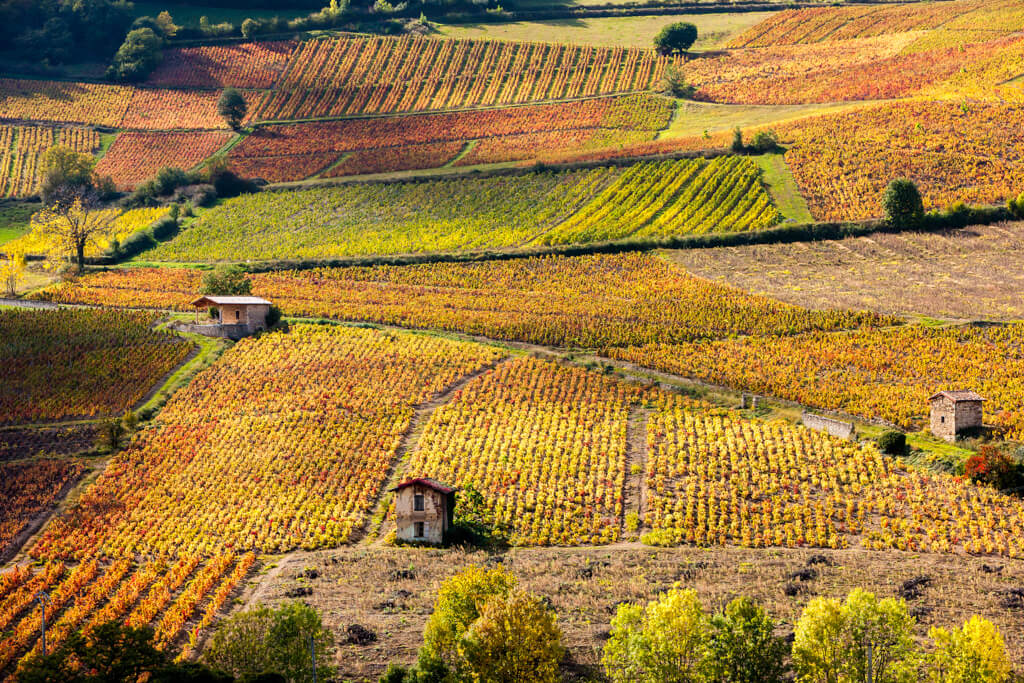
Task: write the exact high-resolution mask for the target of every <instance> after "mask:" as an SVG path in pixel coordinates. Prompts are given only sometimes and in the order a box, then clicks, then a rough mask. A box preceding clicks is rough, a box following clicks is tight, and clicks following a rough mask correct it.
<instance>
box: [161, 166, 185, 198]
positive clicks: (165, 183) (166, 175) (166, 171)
mask: <svg viewBox="0 0 1024 683" xmlns="http://www.w3.org/2000/svg"><path fill="white" fill-rule="evenodd" d="M190 182H192V179H191V178H189V175H188V174H187V173H185V171H183V170H181V169H180V168H174V167H173V166H164V167H163V168H161V169H160V170H159V171H157V172H156V178H155V179H154V184H153V189H154V190H155V191H156V193H157V194H159V195H161V196H166V195H169V194H171V193H172V192H174V191H175V190H176V189H178V188H179V187H182V186H184V185H188V184H189V183H190Z"/></svg>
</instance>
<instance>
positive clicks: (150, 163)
mask: <svg viewBox="0 0 1024 683" xmlns="http://www.w3.org/2000/svg"><path fill="white" fill-rule="evenodd" d="M231 136H232V133H229V132H226V131H205V132H204V131H195V132H180V133H142V132H131V133H121V134H120V135H118V136H117V139H116V140H114V144H113V145H111V146H110V149H109V150H107V153H106V154H105V155H104V156H103V158H102V159H100V161H99V163H98V164H96V172H97V173H99V174H100V175H109V176H110V177H111V178H113V179H114V182H115V183H116V184H117V186H118V187H119V188H121V189H125V190H130V189H134V188H135V187H137V186H139V185H141V184H142V183H143V182H145V181H147V180H150V179H151V178H153V177H155V176H156V172H157V171H159V170H160V169H161V168H163V167H164V166H173V167H175V168H180V169H182V170H185V171H187V170H190V169H192V168H194V167H195V166H198V165H199V164H200V163H202V161H203V160H205V159H207V158H209V157H210V156H212V155H213V153H214V152H216V151H217V150H218V149H220V148H221V147H223V146H224V145H225V144H227V141H228V140H230V139H231Z"/></svg>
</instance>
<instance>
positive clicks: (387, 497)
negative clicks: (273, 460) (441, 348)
mask: <svg viewBox="0 0 1024 683" xmlns="http://www.w3.org/2000/svg"><path fill="white" fill-rule="evenodd" d="M509 360H510V358H509V357H508V356H504V357H502V358H500V359H498V360H497V361H496V362H494V363H490V364H488V365H486V366H484V367H482V368H480V369H479V370H476V371H474V372H471V373H469V374H468V375H465V376H463V377H460V378H459V379H458V380H457V381H455V382H454V383H453V384H451V385H449V386H447V387H445V388H444V389H443V390H442V391H441V392H440V393H438V394H436V395H435V396H434V397H433V398H431V399H430V400H429V401H426V402H425V403H421V404H419V405H418V406H416V409H415V412H414V413H413V416H412V420H411V421H410V422H409V428H408V429H406V430H405V433H404V434H402V439H401V441H400V442H399V444H398V450H397V451H395V458H394V460H393V461H392V463H391V469H389V470H388V475H387V478H386V479H385V480H384V481H385V483H384V486H382V487H381V490H380V493H379V494H378V496H377V503H376V505H374V507H373V510H371V511H370V514H369V515H368V518H367V521H366V523H365V524H364V526H363V528H361V529H359V530H358V531H355V532H353V534H352V539H351V540H350V543H356V542H362V543H364V544H365V543H374V544H376V545H381V544H382V543H383V541H384V537H385V536H386V534H385V533H384V529H385V527H386V526H387V524H386V520H385V515H386V514H387V511H388V508H389V507H390V506H391V494H390V493H389V491H390V489H392V488H394V487H395V486H397V485H398V483H399V482H400V481H401V479H402V475H403V471H404V469H405V467H404V466H405V463H406V461H407V460H408V459H409V456H410V455H411V454H412V453H413V452H414V451H415V450H416V447H417V446H419V443H420V437H421V436H422V435H423V430H424V428H426V426H427V422H428V421H429V420H430V416H431V415H433V414H434V411H435V410H437V409H438V408H440V407H441V406H443V405H444V404H446V403H448V401H450V400H451V398H452V396H453V395H454V394H455V393H456V392H458V391H459V390H460V389H462V388H463V387H464V386H466V385H467V384H469V383H470V382H472V381H473V380H474V379H476V378H477V377H480V376H481V375H484V374H486V373H488V372H490V371H491V370H493V369H494V368H496V367H498V366H499V365H501V364H502V363H505V362H507V361H509Z"/></svg>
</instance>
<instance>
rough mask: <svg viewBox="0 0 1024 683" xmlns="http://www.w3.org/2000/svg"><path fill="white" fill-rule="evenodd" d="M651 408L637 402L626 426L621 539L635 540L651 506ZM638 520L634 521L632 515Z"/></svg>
mask: <svg viewBox="0 0 1024 683" xmlns="http://www.w3.org/2000/svg"><path fill="white" fill-rule="evenodd" d="M649 416H650V410H648V409H647V408H644V407H643V406H639V405H634V406H632V407H631V408H630V411H629V422H628V424H627V426H626V478H625V479H624V480H623V483H622V489H623V490H622V529H621V532H620V534H619V538H620V539H621V540H624V541H625V540H635V539H636V537H637V535H638V532H639V531H640V529H642V528H643V519H644V512H645V511H646V507H647V477H646V476H645V475H646V472H647V420H648V418H649ZM634 515H635V516H636V517H635V518H636V520H637V521H636V522H635V523H632V524H631V521H632V519H631V518H632V517H633V516H634Z"/></svg>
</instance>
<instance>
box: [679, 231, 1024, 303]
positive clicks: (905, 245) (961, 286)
mask: <svg viewBox="0 0 1024 683" xmlns="http://www.w3.org/2000/svg"><path fill="white" fill-rule="evenodd" d="M1022 248H1024V225H1022V224H1020V223H1005V224H999V225H990V226H971V227H969V228H964V229H963V230H951V231H948V232H942V233H912V232H911V233H901V234H895V235H893V234H884V233H880V234H876V235H872V236H871V237H859V238H853V239H845V240H839V241H824V242H808V243H803V244H773V245H754V246H748V247H724V248H718V249H695V250H691V251H673V252H671V256H670V258H672V260H673V261H675V262H677V263H679V264H681V265H682V266H684V267H685V268H686V269H687V270H689V271H690V272H692V273H694V274H696V275H700V276H701V277H706V278H708V279H711V280H715V281H719V282H723V283H726V284H730V285H733V286H737V287H740V288H742V289H745V290H747V291H752V292H756V293H759V294H764V295H766V296H770V297H773V298H776V299H781V300H783V301H787V302H789V303H792V304H796V305H798V306H806V307H809V308H821V307H829V308H854V309H861V308H863V309H870V310H875V311H881V312H883V313H891V314H895V315H914V314H917V315H926V316H933V317H940V318H959V319H972V320H1018V319H1021V318H1024V304H1022V295H1024V274H1022V270H1021V269H1022V267H1024V263H1022V262H1021V258H1020V254H1021V249H1022ZM893 282H898V283H899V287H893Z"/></svg>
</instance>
